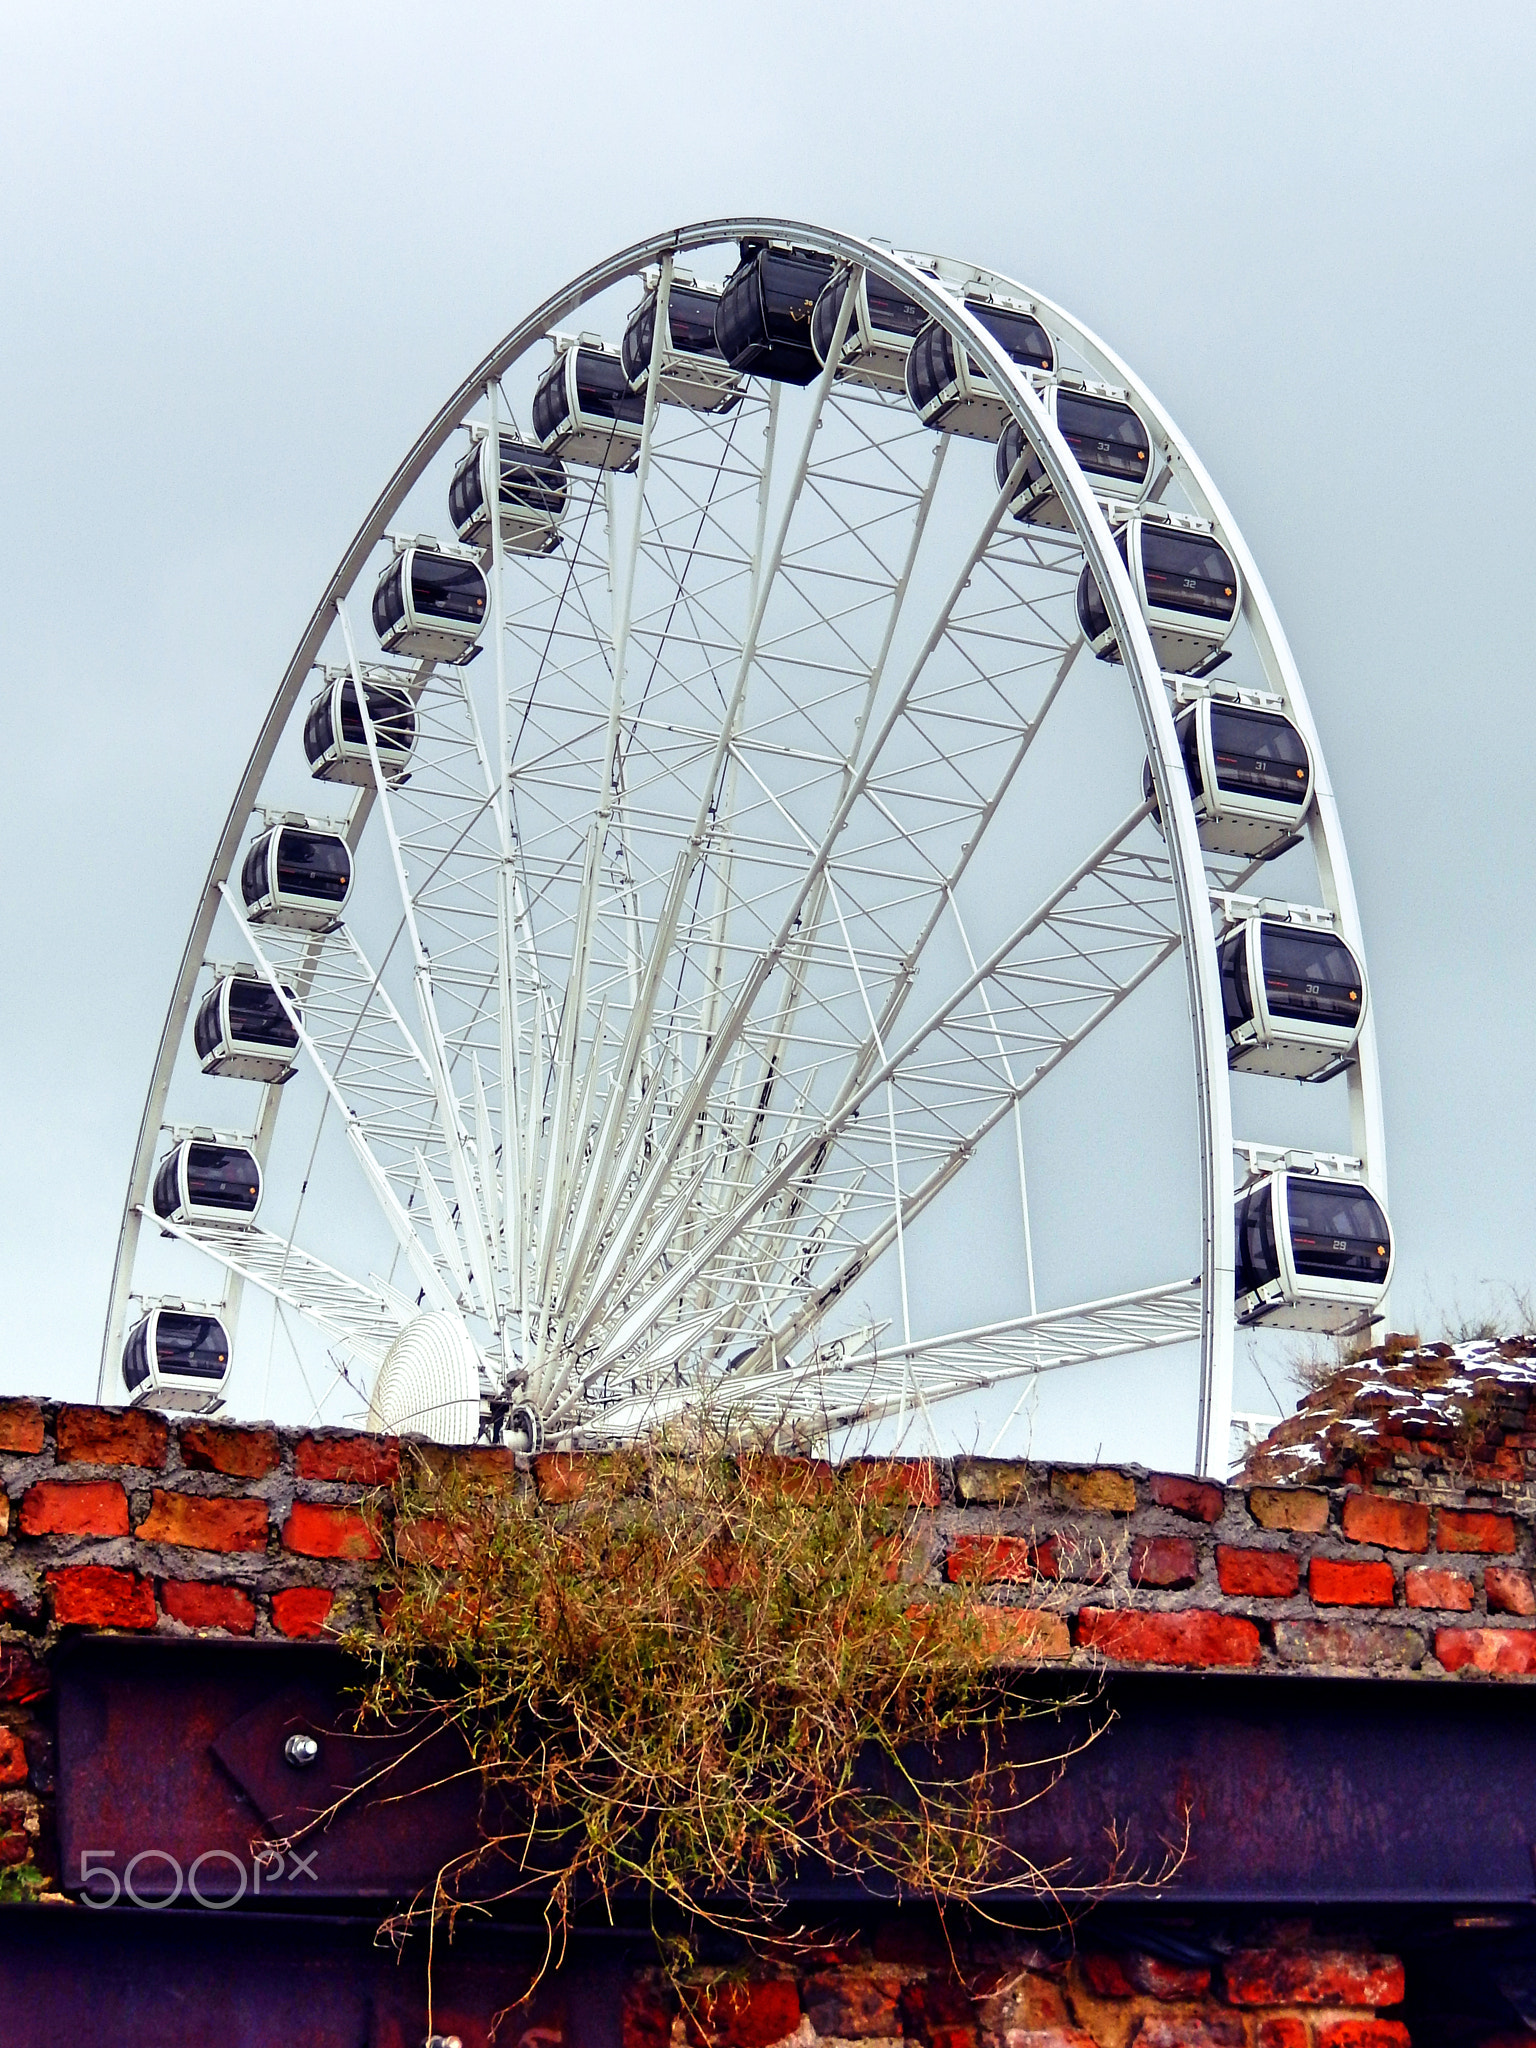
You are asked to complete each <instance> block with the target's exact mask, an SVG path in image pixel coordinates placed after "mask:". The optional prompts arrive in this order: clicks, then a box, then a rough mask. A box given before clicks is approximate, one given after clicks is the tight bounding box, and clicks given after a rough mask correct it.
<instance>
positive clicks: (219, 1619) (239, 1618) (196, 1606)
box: [160, 1579, 256, 1636]
mask: <svg viewBox="0 0 1536 2048" xmlns="http://www.w3.org/2000/svg"><path fill="white" fill-rule="evenodd" d="M160 1605H161V1606H162V1607H163V1608H164V1609H165V1611H166V1613H167V1614H168V1615H169V1616H170V1617H171V1619H172V1621H179V1622H182V1623H184V1624H185V1626H186V1627H188V1628H216V1629H221V1630H222V1631H223V1633H224V1634H225V1635H231V1636H248V1635H249V1634H250V1633H251V1631H252V1630H253V1629H254V1628H255V1626H256V1603H255V1601H254V1600H253V1599H252V1598H251V1596H250V1594H249V1593H246V1592H242V1590H241V1589H240V1587H239V1586H219V1585H215V1584H214V1583H213V1582H212V1581H211V1580H208V1579H165V1580H163V1581H162V1583H161V1586H160Z"/></svg>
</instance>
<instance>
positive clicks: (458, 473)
mask: <svg viewBox="0 0 1536 2048" xmlns="http://www.w3.org/2000/svg"><path fill="white" fill-rule="evenodd" d="M480 460H481V455H480V443H479V442H478V441H477V442H476V443H475V445H474V447H473V448H471V449H470V451H469V453H468V454H467V455H466V456H465V457H464V460H463V461H462V462H461V463H460V464H459V466H458V468H457V469H456V470H455V471H454V472H453V481H452V482H451V483H450V484H449V486H448V517H449V518H450V519H451V520H452V521H453V525H454V531H455V532H457V533H462V532H463V531H464V529H465V527H466V526H468V525H469V524H470V523H471V522H472V521H473V520H474V519H476V518H477V517H478V516H479V513H480V511H481V509H482V507H483V506H484V504H485V494H484V492H483V491H482V490H481V488H480Z"/></svg>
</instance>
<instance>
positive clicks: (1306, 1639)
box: [1275, 1618, 1425, 1671]
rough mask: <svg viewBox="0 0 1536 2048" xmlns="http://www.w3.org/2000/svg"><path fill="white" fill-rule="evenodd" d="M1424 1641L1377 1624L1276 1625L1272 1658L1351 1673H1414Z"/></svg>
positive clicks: (1413, 1632)
mask: <svg viewBox="0 0 1536 2048" xmlns="http://www.w3.org/2000/svg"><path fill="white" fill-rule="evenodd" d="M1424 1650H1425V1639H1424V1637H1423V1636H1422V1635H1420V1634H1419V1632H1418V1631H1417V1630H1416V1629H1411V1628H1388V1627H1383V1626H1382V1624H1381V1623H1380V1622H1371V1621H1345V1620H1343V1619H1342V1618H1340V1619H1338V1620H1332V1621H1277V1622H1276V1623H1275V1654H1276V1655H1277V1656H1278V1657H1279V1659H1280V1662H1281V1663H1282V1664H1330V1665H1336V1666H1340V1667H1342V1668H1344V1669H1346V1670H1350V1671H1369V1670H1377V1669H1388V1670H1408V1671H1416V1670H1417V1669H1418V1667H1419V1666H1420V1665H1421V1664H1422V1663H1423V1661H1424Z"/></svg>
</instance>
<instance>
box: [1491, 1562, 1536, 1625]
mask: <svg viewBox="0 0 1536 2048" xmlns="http://www.w3.org/2000/svg"><path fill="white" fill-rule="evenodd" d="M1483 1591H1484V1592H1485V1593H1486V1594H1487V1596H1488V1612H1489V1613H1490V1614H1536V1586H1533V1585H1532V1583H1531V1575H1530V1573H1529V1572H1522V1571H1517V1570H1516V1569H1515V1567H1514V1566H1513V1565H1512V1564H1490V1565H1485V1566H1484V1568H1483Z"/></svg>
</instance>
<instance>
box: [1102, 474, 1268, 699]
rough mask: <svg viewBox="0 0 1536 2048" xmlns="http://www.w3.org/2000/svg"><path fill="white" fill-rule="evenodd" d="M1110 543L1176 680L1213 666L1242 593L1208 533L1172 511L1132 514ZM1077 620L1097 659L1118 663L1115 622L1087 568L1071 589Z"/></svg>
mask: <svg viewBox="0 0 1536 2048" xmlns="http://www.w3.org/2000/svg"><path fill="white" fill-rule="evenodd" d="M1116 543H1117V545H1118V547H1119V549H1120V553H1121V555H1122V557H1123V558H1124V560H1125V563H1126V566H1127V567H1128V568H1129V570H1130V572H1131V582H1132V583H1133V584H1134V586H1135V589H1136V595H1137V597H1138V599H1139V600H1140V603H1141V609H1142V613H1143V615H1144V616H1145V618H1146V621H1147V629H1148V631H1149V632H1150V633H1151V635H1152V646H1153V648H1154V650H1155V651H1156V654H1157V658H1158V661H1159V663H1160V664H1161V666H1162V667H1163V668H1164V669H1165V670H1166V671H1168V672H1169V673H1171V674H1174V675H1188V674H1191V673H1198V672H1199V671H1200V670H1202V669H1203V668H1206V667H1208V666H1213V665H1214V662H1215V658H1216V657H1217V656H1218V655H1219V654H1220V652H1221V650H1222V648H1223V647H1224V646H1225V645H1226V643H1227V640H1228V638H1229V637H1230V635H1231V632H1232V628H1233V626H1234V625H1236V623H1237V615H1238V613H1239V611H1240V610H1241V609H1242V603H1243V587H1242V582H1241V580H1240V578H1239V577H1238V573H1237V567H1236V565H1235V563H1234V562H1233V560H1232V557H1231V556H1230V555H1229V554H1228V553H1227V551H1226V549H1225V548H1224V547H1223V546H1222V545H1221V543H1220V541H1219V540H1217V538H1216V536H1215V535H1214V534H1213V533H1212V532H1211V530H1210V528H1209V527H1208V526H1206V525H1204V524H1203V523H1202V522H1200V521H1199V520H1195V519H1185V518H1183V517H1182V516H1181V515H1179V514H1176V513H1165V512H1158V513H1154V512H1152V511H1150V510H1145V511H1140V512H1133V513H1132V514H1131V516H1130V518H1129V519H1128V520H1127V522H1126V524H1125V526H1124V528H1123V529H1122V530H1121V532H1120V533H1119V534H1117V535H1116ZM1077 619H1078V624H1079V625H1080V626H1081V627H1082V629H1083V637H1084V639H1085V640H1086V641H1087V642H1088V645H1089V646H1090V647H1091V648H1092V649H1093V651H1094V653H1095V654H1096V655H1097V656H1098V658H1099V660H1100V661H1118V660H1119V659H1120V647H1119V643H1118V641H1117V640H1116V638H1115V629H1114V624H1113V622H1112V621H1111V619H1110V616H1109V609H1108V607H1107V606H1106V604H1105V603H1104V599H1103V595H1102V594H1101V592H1100V590H1099V586H1098V582H1097V579H1096V578H1095V576H1094V573H1093V570H1092V569H1091V568H1090V567H1087V566H1086V565H1085V567H1084V569H1083V573H1082V575H1081V576H1080V577H1079V578H1078V584H1077Z"/></svg>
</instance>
